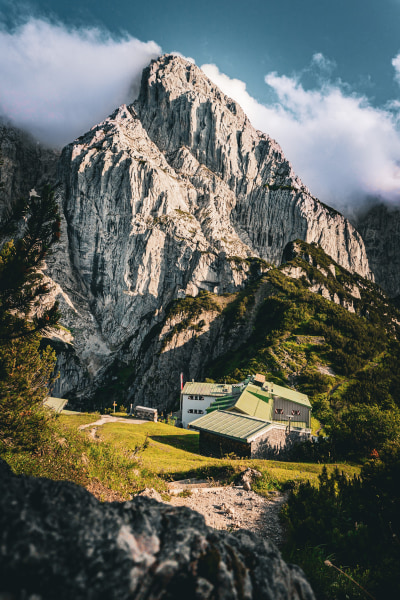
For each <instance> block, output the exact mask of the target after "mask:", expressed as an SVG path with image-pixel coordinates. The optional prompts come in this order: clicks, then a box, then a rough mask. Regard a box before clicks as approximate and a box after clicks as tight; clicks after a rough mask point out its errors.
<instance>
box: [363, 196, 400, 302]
mask: <svg viewBox="0 0 400 600" xmlns="http://www.w3.org/2000/svg"><path fill="white" fill-rule="evenodd" d="M356 227H357V229H358V230H359V232H360V234H361V235H362V238H363V240H364V244H365V248H366V251H367V256H368V260H369V264H370V266H371V269H372V271H373V273H374V274H375V281H376V283H378V284H379V285H380V286H382V288H383V289H384V290H385V291H386V293H387V294H388V295H389V296H399V295H400V210H399V209H394V208H391V207H388V206H385V205H384V204H378V205H376V206H374V207H373V208H371V209H370V210H369V211H368V212H367V213H366V214H364V215H363V216H362V217H359V219H358V221H357V222H356Z"/></svg>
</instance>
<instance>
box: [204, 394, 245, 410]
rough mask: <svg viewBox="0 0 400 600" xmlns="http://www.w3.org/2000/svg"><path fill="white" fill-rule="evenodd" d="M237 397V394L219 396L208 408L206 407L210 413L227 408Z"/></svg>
mask: <svg viewBox="0 0 400 600" xmlns="http://www.w3.org/2000/svg"><path fill="white" fill-rule="evenodd" d="M237 398H238V397H237V396H222V397H221V398H217V399H216V400H214V402H213V403H212V404H210V406H209V407H208V408H206V411H207V412H208V413H210V412H213V411H214V410H227V409H228V408H231V406H233V405H234V404H235V402H236V400H237Z"/></svg>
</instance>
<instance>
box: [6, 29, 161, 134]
mask: <svg viewBox="0 0 400 600" xmlns="http://www.w3.org/2000/svg"><path fill="white" fill-rule="evenodd" d="M160 53H161V48H160V47H159V46H158V45H157V44H156V43H155V42H147V43H144V42H141V41H139V40H137V39H135V38H132V37H130V36H126V37H124V38H121V39H114V38H112V37H111V35H110V34H109V33H107V32H104V31H101V30H99V29H93V28H86V29H73V28H67V27H65V26H63V25H60V24H55V23H50V22H47V21H45V20H43V19H34V18H31V19H30V20H29V21H27V22H25V23H24V24H23V25H20V26H19V27H18V28H17V29H15V30H14V31H13V32H11V33H10V32H7V31H6V30H5V28H1V27H0V73H1V85H0V114H1V115H3V116H6V117H8V118H9V119H11V120H12V121H13V122H14V123H15V124H16V125H18V126H19V127H22V128H24V129H27V130H28V131H30V132H31V133H33V134H34V135H35V136H36V137H37V138H38V139H40V140H41V141H44V142H46V143H49V144H51V145H59V146H62V145H64V144H66V143H68V142H70V141H72V140H73V139H74V138H75V137H77V136H78V135H81V134H82V133H83V132H85V131H87V130H88V129H89V128H90V127H92V126H93V125H95V124H96V123H98V122H99V121H101V120H102V119H104V118H105V117H106V116H107V115H108V114H109V113H110V112H112V111H113V110H114V109H115V108H116V107H117V106H119V105H120V104H122V103H123V102H131V101H132V100H133V99H134V98H135V97H136V95H137V88H138V84H139V82H140V75H141V72H142V69H143V68H144V67H145V66H146V65H147V64H148V63H149V62H150V60H151V59H152V58H155V57H157V56H159V55H160Z"/></svg>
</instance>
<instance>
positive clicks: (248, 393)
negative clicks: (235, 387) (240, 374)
mask: <svg viewBox="0 0 400 600" xmlns="http://www.w3.org/2000/svg"><path fill="white" fill-rule="evenodd" d="M272 404H273V401H272V398H271V396H270V394H268V393H267V392H264V391H262V390H261V388H259V387H257V386H255V385H248V386H247V387H246V388H245V389H244V391H243V392H242V393H241V395H240V396H239V399H238V401H237V402H236V403H235V406H234V407H233V408H234V409H235V410H239V411H240V412H243V413H245V414H246V415H249V416H250V417H256V418H257V419H263V420H264V421H272Z"/></svg>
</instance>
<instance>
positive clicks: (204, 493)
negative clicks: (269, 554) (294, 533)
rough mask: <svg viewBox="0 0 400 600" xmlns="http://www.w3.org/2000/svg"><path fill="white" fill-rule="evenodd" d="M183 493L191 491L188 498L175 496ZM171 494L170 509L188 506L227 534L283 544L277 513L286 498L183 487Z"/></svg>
mask: <svg viewBox="0 0 400 600" xmlns="http://www.w3.org/2000/svg"><path fill="white" fill-rule="evenodd" d="M184 489H190V491H191V496H188V497H181V496H177V495H175V494H177V493H179V491H183V490H184ZM173 492H174V495H173V496H171V504H172V505H173V506H188V507H189V508H192V509H193V510H196V511H197V512H199V513H201V514H202V515H203V516H204V518H205V521H206V523H207V525H209V526H210V527H214V528H215V529H225V530H230V531H232V530H236V529H249V530H250V531H254V532H255V533H258V534H259V535H261V536H262V537H265V538H268V539H270V540H272V541H273V542H274V543H275V544H276V545H277V546H280V545H281V544H282V541H283V534H284V532H283V529H282V526H281V523H280V521H279V511H280V509H281V506H282V504H283V503H284V502H285V501H286V495H285V494H276V495H273V496H271V498H268V499H267V498H264V497H262V496H259V495H258V494H256V493H255V492H253V491H245V490H243V488H242V487H241V486H227V487H219V488H210V487H191V488H190V487H189V486H185V487H182V488H181V489H179V487H176V486H174V489H173Z"/></svg>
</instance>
